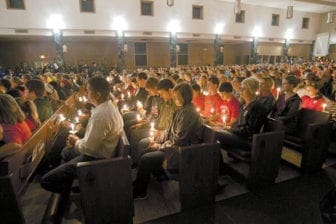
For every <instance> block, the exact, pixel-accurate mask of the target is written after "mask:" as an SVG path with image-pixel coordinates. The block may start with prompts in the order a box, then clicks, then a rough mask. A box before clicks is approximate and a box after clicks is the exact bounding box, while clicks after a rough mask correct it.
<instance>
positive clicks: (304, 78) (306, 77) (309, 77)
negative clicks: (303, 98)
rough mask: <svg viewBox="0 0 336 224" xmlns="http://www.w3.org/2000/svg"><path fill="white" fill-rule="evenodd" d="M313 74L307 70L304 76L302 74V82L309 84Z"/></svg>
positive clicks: (313, 78) (312, 80)
mask: <svg viewBox="0 0 336 224" xmlns="http://www.w3.org/2000/svg"><path fill="white" fill-rule="evenodd" d="M315 79H316V78H315V75H314V73H312V72H307V73H306V74H305V75H304V76H303V82H304V84H305V85H309V84H311V83H312V82H314V80H315Z"/></svg>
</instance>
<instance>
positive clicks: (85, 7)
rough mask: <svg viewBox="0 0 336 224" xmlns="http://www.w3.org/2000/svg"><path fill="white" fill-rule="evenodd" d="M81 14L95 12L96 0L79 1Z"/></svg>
mask: <svg viewBox="0 0 336 224" xmlns="http://www.w3.org/2000/svg"><path fill="white" fill-rule="evenodd" d="M79 4H80V11H81V12H95V8H94V0H79Z"/></svg>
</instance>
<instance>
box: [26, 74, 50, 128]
mask: <svg viewBox="0 0 336 224" xmlns="http://www.w3.org/2000/svg"><path fill="white" fill-rule="evenodd" d="M27 89H28V95H27V97H26V98H27V99H29V100H33V101H34V103H35V105H36V108H37V112H38V115H39V118H40V120H41V122H43V121H45V120H47V119H48V118H50V117H51V115H53V113H54V112H53V109H52V104H51V101H50V100H49V98H48V97H46V96H45V86H44V83H43V82H42V81H41V80H39V79H32V80H30V81H28V82H27Z"/></svg>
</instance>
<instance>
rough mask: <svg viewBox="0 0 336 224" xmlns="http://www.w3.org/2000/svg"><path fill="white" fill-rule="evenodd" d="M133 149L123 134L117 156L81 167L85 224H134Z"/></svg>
mask: <svg viewBox="0 0 336 224" xmlns="http://www.w3.org/2000/svg"><path fill="white" fill-rule="evenodd" d="M129 150H130V145H129V142H128V139H127V137H126V134H125V132H124V131H123V132H122V134H121V136H120V139H119V143H118V146H117V152H116V156H117V157H114V158H111V159H104V160H97V161H90V162H81V163H78V164H77V174H78V183H79V189H80V198H81V205H82V210H83V214H84V219H85V223H90V224H91V223H92V224H95V223H120V224H121V223H125V224H126V223H133V216H134V205H133V194H132V192H133V191H132V175H131V159H130V158H129V156H128V155H129Z"/></svg>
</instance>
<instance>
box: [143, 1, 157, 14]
mask: <svg viewBox="0 0 336 224" xmlns="http://www.w3.org/2000/svg"><path fill="white" fill-rule="evenodd" d="M141 15H142V16H153V15H154V13H153V2H152V1H143V0H142V1H141Z"/></svg>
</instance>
